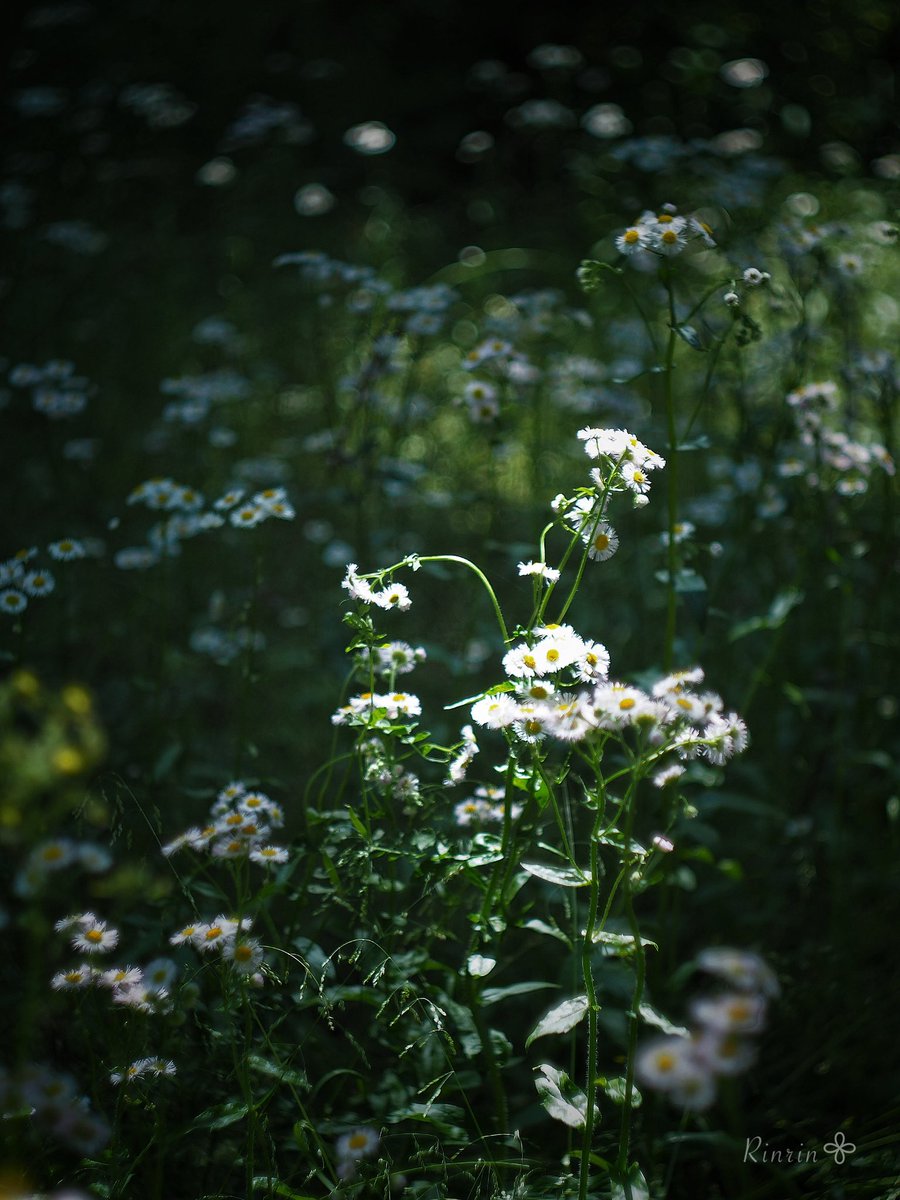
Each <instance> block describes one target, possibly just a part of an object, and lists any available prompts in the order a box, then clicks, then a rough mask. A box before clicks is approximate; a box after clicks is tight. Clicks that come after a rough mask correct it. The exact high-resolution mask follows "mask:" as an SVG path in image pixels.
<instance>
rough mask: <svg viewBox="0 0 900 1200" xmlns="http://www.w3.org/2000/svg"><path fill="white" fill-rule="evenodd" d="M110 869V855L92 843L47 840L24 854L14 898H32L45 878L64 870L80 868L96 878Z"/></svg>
mask: <svg viewBox="0 0 900 1200" xmlns="http://www.w3.org/2000/svg"><path fill="white" fill-rule="evenodd" d="M110 866H112V856H111V855H110V853H109V851H108V850H107V849H106V848H105V847H104V846H99V845H98V844H97V843H96V842H75V841H73V840H72V839H71V838H51V839H49V840H47V841H43V842H40V843H39V844H38V845H37V846H35V847H34V848H33V849H32V851H31V853H30V854H29V855H28V857H27V859H26V860H25V863H24V865H23V867H22V869H21V871H20V872H19V873H18V875H17V876H16V881H15V884H14V889H15V892H16V895H18V896H32V895H34V894H35V892H37V891H39V890H40V888H41V887H42V886H43V885H44V883H45V882H46V880H47V878H48V876H50V875H53V874H54V873H55V872H57V871H62V870H65V869H66V868H67V867H80V868H81V869H82V870H83V871H87V872H88V873H89V874H91V875H100V874H102V873H103V872H104V871H108V870H109V868H110Z"/></svg>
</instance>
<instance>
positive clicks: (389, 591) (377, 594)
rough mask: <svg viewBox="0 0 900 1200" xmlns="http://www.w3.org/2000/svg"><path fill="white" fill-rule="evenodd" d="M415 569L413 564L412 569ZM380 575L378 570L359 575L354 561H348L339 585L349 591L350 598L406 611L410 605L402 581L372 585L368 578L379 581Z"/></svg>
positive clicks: (377, 606) (376, 605)
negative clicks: (376, 586) (379, 585)
mask: <svg viewBox="0 0 900 1200" xmlns="http://www.w3.org/2000/svg"><path fill="white" fill-rule="evenodd" d="M411 565H412V564H411ZM415 569H416V568H415V566H413V570H415ZM381 576H382V573H381V572H378V571H376V572H374V573H373V574H370V575H360V574H359V573H358V570H357V566H356V563H348V564H347V572H346V574H345V576H344V580H343V583H342V584H341V587H342V588H344V590H345V591H347V592H348V593H349V595H350V597H351V599H353V600H359V601H361V602H362V603H363V604H372V605H374V606H375V607H376V608H383V609H384V610H385V611H389V610H390V609H392V608H395V609H397V611H398V612H406V610H407V609H408V608H410V607H411V605H412V600H411V599H410V595H409V590H408V588H406V587H405V586H404V584H402V583H387V584H385V585H384V586H383V587H378V588H375V587H373V586H372V584H371V583H370V582H369V580H370V579H376V580H378V582H379V583H380V582H381Z"/></svg>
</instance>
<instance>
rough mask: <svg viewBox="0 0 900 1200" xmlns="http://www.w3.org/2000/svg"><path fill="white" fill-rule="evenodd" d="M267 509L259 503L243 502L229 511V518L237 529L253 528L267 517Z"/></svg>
mask: <svg viewBox="0 0 900 1200" xmlns="http://www.w3.org/2000/svg"><path fill="white" fill-rule="evenodd" d="M266 516H267V513H266V510H265V509H264V508H263V507H262V506H261V505H259V504H242V505H241V507H240V508H236V509H234V510H233V511H232V512H231V513H229V516H228V520H229V521H230V522H231V524H232V525H233V526H234V527H235V529H252V528H253V526H254V525H258V524H259V523H260V521H264V520H265V519H266Z"/></svg>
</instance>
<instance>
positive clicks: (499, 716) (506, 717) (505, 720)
mask: <svg viewBox="0 0 900 1200" xmlns="http://www.w3.org/2000/svg"><path fill="white" fill-rule="evenodd" d="M518 715H519V706H518V705H517V704H516V702H515V700H513V698H512V696H510V695H509V694H508V693H506V692H501V693H500V694H498V695H496V696H483V697H482V699H481V700H477V701H476V702H475V703H474V704H473V705H472V720H473V721H474V722H475V724H476V725H483V726H484V727H485V728H486V729H505V728H506V726H508V725H511V724H512V723H513V721H515V720H516V718H517V717H518Z"/></svg>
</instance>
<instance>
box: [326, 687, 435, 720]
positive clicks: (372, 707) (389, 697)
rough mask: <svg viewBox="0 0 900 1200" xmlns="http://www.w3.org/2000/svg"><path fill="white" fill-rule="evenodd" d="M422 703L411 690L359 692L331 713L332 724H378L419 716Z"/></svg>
mask: <svg viewBox="0 0 900 1200" xmlns="http://www.w3.org/2000/svg"><path fill="white" fill-rule="evenodd" d="M421 713H422V705H421V702H420V701H419V697H418V696H414V695H413V694H412V693H411V692H361V693H360V694H359V695H358V696H353V697H352V698H351V699H350V701H349V703H347V704H342V705H341V707H340V708H339V709H337V711H336V712H334V713H332V716H331V723H332V725H362V726H365V727H368V726H371V725H375V726H377V725H379V724H380V723H381V722H382V721H397V720H401V719H402V718H403V717H418V716H421Z"/></svg>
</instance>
